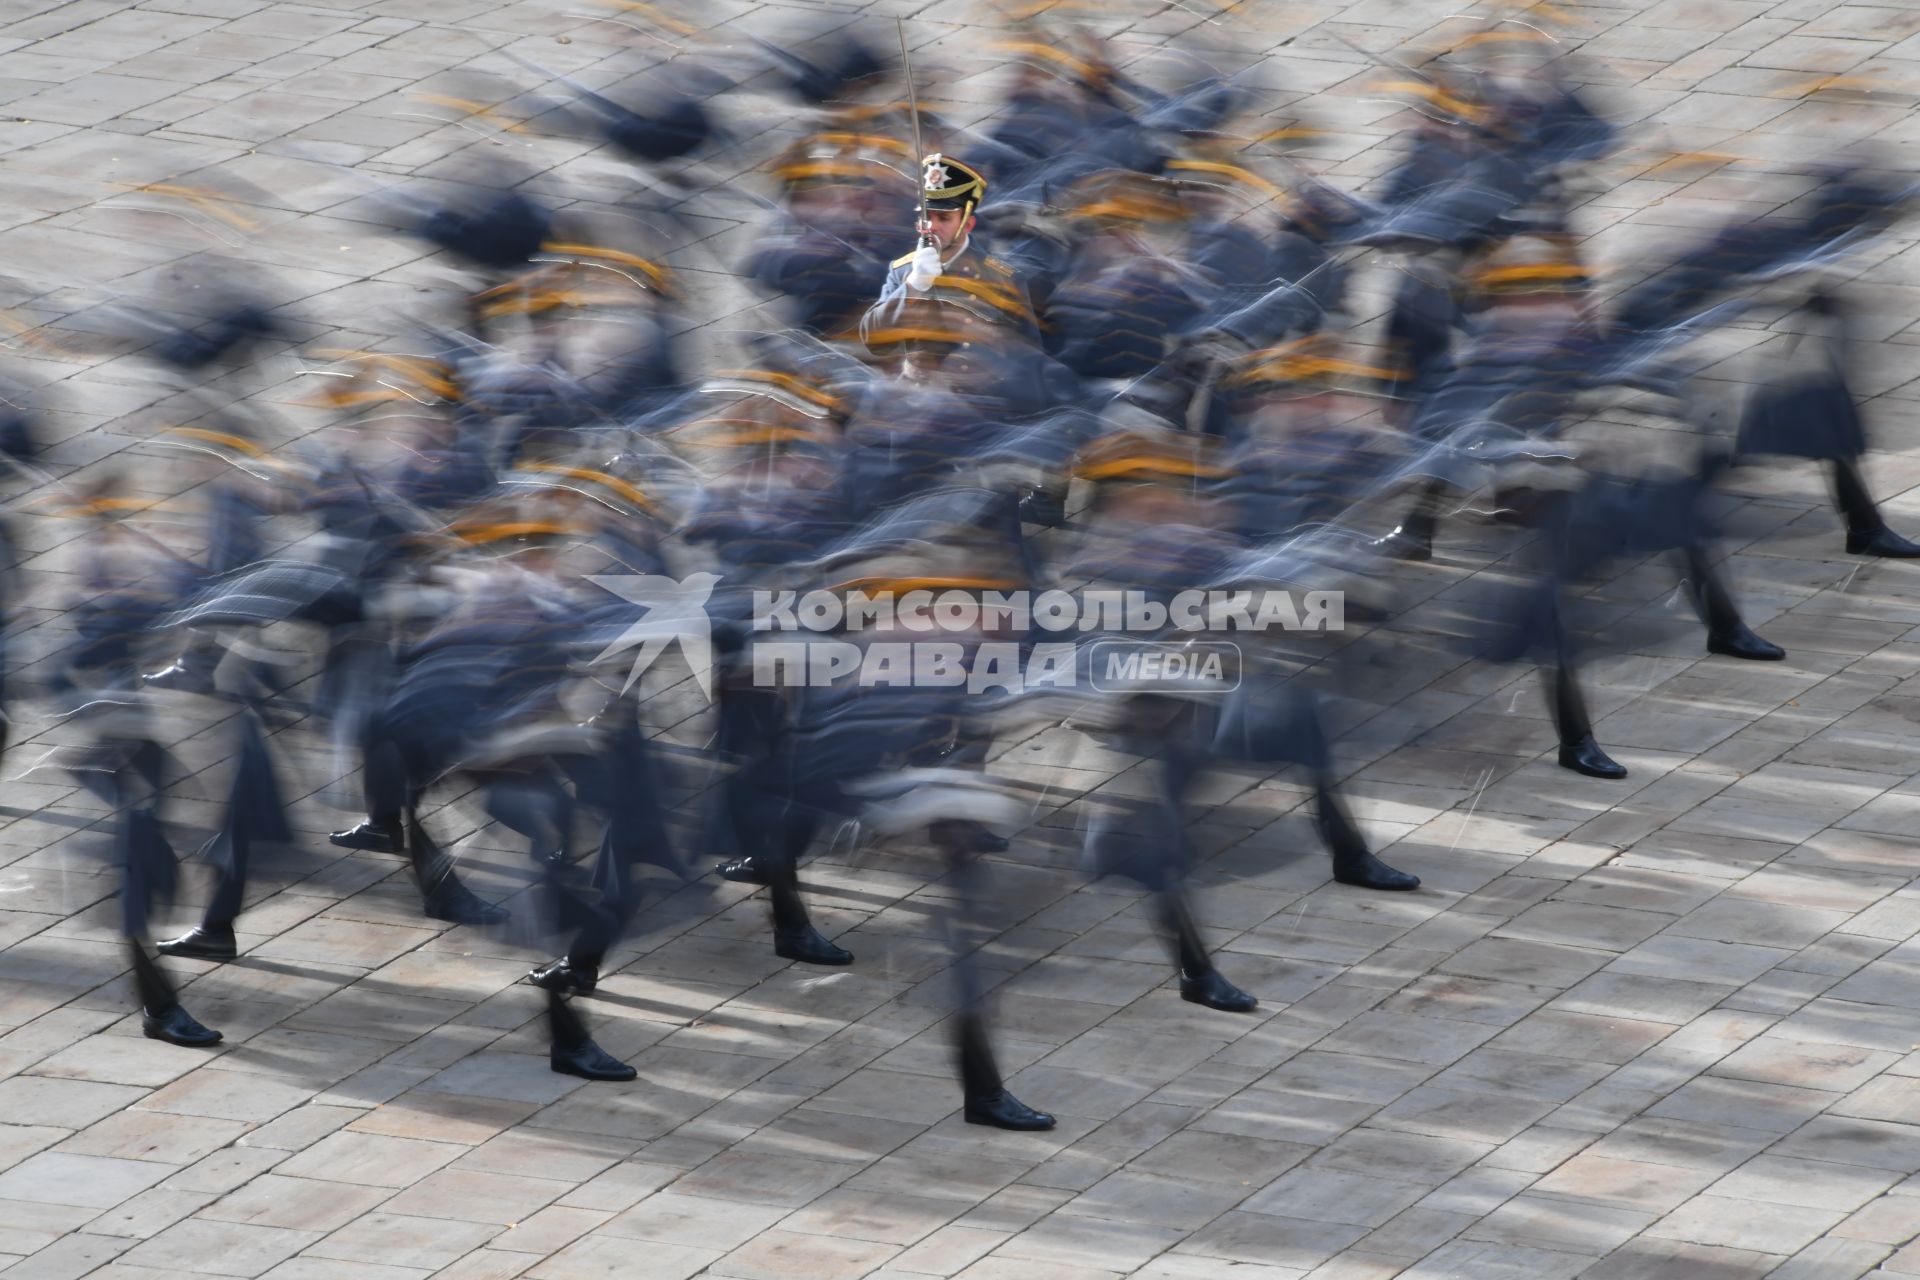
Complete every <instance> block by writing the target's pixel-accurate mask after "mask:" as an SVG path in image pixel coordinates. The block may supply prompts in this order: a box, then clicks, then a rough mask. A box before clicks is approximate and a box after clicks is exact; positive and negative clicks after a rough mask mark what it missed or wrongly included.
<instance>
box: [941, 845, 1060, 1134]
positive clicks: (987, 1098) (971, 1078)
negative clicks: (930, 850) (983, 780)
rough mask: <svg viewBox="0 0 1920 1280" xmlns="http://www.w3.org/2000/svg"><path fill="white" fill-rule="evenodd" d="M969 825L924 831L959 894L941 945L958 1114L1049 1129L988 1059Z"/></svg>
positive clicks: (1050, 1122) (974, 1120)
mask: <svg viewBox="0 0 1920 1280" xmlns="http://www.w3.org/2000/svg"><path fill="white" fill-rule="evenodd" d="M974 825H975V824H973V823H970V822H936V823H934V824H933V826H932V827H931V828H930V829H929V832H928V834H929V836H930V838H931V841H932V844H933V847H934V851H935V852H936V853H937V854H938V855H940V856H941V857H942V858H943V859H944V860H945V862H946V865H947V866H948V867H949V868H950V869H951V871H952V872H953V877H954V879H955V881H956V882H957V888H958V890H959V894H958V897H959V902H958V904H957V905H956V906H955V907H954V908H953V909H954V911H955V912H957V913H958V914H959V916H960V920H959V921H957V922H952V923H950V924H949V926H948V928H947V941H948V945H949V946H950V947H951V948H952V951H953V975H954V983H955V988H956V990H955V996H956V1000H955V1003H956V1006H957V1011H956V1013H955V1015H954V1019H953V1037H954V1039H953V1047H954V1059H955V1064H956V1066H957V1067H958V1069H959V1074H960V1092H961V1097H962V1099H963V1103H962V1111H961V1115H962V1118H964V1119H965V1120H966V1122H967V1123H968V1124H979V1125H987V1126H990V1127H992V1128H995V1129H1019V1130H1030V1129H1051V1128H1053V1126H1054V1119H1053V1117H1052V1116H1050V1115H1048V1114H1047V1113H1046V1112H1044V1111H1035V1110H1034V1109H1033V1108H1032V1107H1029V1106H1028V1105H1026V1104H1025V1103H1024V1102H1022V1101H1020V1099H1018V1098H1016V1097H1014V1096H1013V1094H1011V1093H1009V1092H1008V1091H1007V1086H1006V1083H1005V1081H1003V1080H1002V1079H1001V1078H1000V1065H999V1063H998V1062H997V1061H995V1059H994V1055H993V1045H992V1042H991V1039H990V1037H989V1034H988V1029H987V1012H986V993H985V991H984V989H983V984H982V982H981V978H980V962H979V959H978V957H977V955H976V954H975V948H974V946H973V939H972V938H971V937H969V936H967V935H969V934H970V933H971V932H972V929H971V928H970V927H969V926H970V925H971V923H972V917H973V915H974V914H975V912H977V910H978V909H979V905H980V903H979V888H980V886H979V873H978V869H977V868H976V867H975V865H974V863H973V852H974V850H973V842H974V833H973V827H974Z"/></svg>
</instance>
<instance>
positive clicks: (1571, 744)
mask: <svg viewBox="0 0 1920 1280" xmlns="http://www.w3.org/2000/svg"><path fill="white" fill-rule="evenodd" d="M1548 683H1549V685H1550V686H1551V695H1550V696H1551V699H1552V704H1553V725H1554V728H1555V729H1557V730H1559V733H1560V767H1561V768H1562V769H1571V770H1573V771H1574V772H1575V773H1583V774H1585V775H1586V776H1587V777H1589V778H1606V779H1608V780H1613V781H1617V780H1618V779H1620V778H1624V777H1626V776H1627V767H1626V766H1625V765H1623V764H1619V763H1616V762H1615V761H1614V760H1613V758H1612V757H1611V756H1609V755H1608V754H1607V753H1606V752H1604V751H1602V750H1601V749H1600V744H1599V743H1598V742H1596V741H1594V737H1593V725H1592V724H1591V723H1590V722H1589V721H1588V720H1587V703H1586V699H1584V698H1582V697H1581V696H1580V686H1579V684H1578V683H1577V682H1576V681H1575V679H1574V675H1573V671H1572V669H1571V668H1570V667H1568V666H1567V664H1566V663H1564V662H1563V663H1560V664H1558V665H1557V666H1555V667H1554V669H1553V674H1552V675H1550V676H1549V677H1548Z"/></svg>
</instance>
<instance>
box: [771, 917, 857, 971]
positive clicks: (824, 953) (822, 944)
mask: <svg viewBox="0 0 1920 1280" xmlns="http://www.w3.org/2000/svg"><path fill="white" fill-rule="evenodd" d="M773 954H775V955H777V956H779V957H780V958H781V959H782V960H797V961H799V962H800V963H801V964H823V965H846V964H852V963H853V952H851V951H848V950H847V949H846V948H845V947H836V946H834V945H833V944H832V943H831V942H828V941H827V940H826V938H825V937H824V936H823V935H822V934H821V932H820V931H819V930H818V929H816V928H814V927H813V926H812V925H804V926H802V927H800V928H798V929H775V930H774V931H773Z"/></svg>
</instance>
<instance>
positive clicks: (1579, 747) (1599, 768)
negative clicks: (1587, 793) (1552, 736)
mask: <svg viewBox="0 0 1920 1280" xmlns="http://www.w3.org/2000/svg"><path fill="white" fill-rule="evenodd" d="M1560 767H1561V768H1562V769H1571V770H1573V771H1574V772H1575V773H1584V774H1585V775H1587V777H1589V778H1605V779H1607V780H1608V781H1610V782H1617V781H1618V780H1620V779H1621V778H1624V777H1626V776H1627V766H1625V765H1623V764H1621V763H1619V762H1618V761H1617V760H1615V759H1614V758H1613V757H1612V756H1610V755H1608V754H1607V753H1606V752H1604V751H1602V750H1601V749H1600V744H1599V743H1598V742H1595V741H1594V740H1593V735H1592V734H1590V733H1588V734H1582V735H1581V736H1580V737H1578V738H1575V739H1574V740H1573V741H1572V742H1562V743H1561V744H1560Z"/></svg>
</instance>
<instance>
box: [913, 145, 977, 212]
mask: <svg viewBox="0 0 1920 1280" xmlns="http://www.w3.org/2000/svg"><path fill="white" fill-rule="evenodd" d="M986 192H987V180H986V179H985V178H983V177H981V176H980V174H979V173H978V172H977V171H975V170H974V169H972V168H970V167H969V166H967V165H964V164H962V163H961V162H960V161H958V160H955V159H954V158H953V157H952V156H945V155H941V154H940V153H939V152H938V151H936V152H934V153H933V154H932V155H930V156H928V157H927V158H926V159H925V160H922V161H921V162H920V195H921V197H922V198H923V199H924V200H925V201H926V202H927V208H929V209H959V210H962V211H964V212H966V213H972V212H973V211H974V210H975V209H977V208H979V207H980V198H981V197H982V196H984V195H985V194H986Z"/></svg>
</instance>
